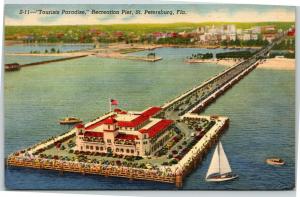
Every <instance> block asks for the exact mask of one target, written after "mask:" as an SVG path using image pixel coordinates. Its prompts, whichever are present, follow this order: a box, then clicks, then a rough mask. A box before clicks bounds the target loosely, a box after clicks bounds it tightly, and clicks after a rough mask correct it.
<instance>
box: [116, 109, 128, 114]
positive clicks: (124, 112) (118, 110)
mask: <svg viewBox="0 0 300 197" xmlns="http://www.w3.org/2000/svg"><path fill="white" fill-rule="evenodd" d="M114 112H116V113H118V114H127V112H126V111H123V110H121V109H119V108H116V109H114Z"/></svg>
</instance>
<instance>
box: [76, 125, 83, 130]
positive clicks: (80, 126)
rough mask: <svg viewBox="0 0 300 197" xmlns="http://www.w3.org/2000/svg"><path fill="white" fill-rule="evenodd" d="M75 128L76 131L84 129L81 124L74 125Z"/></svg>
mask: <svg viewBox="0 0 300 197" xmlns="http://www.w3.org/2000/svg"><path fill="white" fill-rule="evenodd" d="M76 128H77V129H82V128H84V125H83V124H77V125H76Z"/></svg>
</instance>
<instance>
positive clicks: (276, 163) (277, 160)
mask: <svg viewBox="0 0 300 197" xmlns="http://www.w3.org/2000/svg"><path fill="white" fill-rule="evenodd" d="M266 162H267V164H269V165H273V166H282V165H284V164H285V162H284V161H283V160H282V159H280V158H269V159H266Z"/></svg>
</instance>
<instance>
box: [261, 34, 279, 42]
mask: <svg viewBox="0 0 300 197" xmlns="http://www.w3.org/2000/svg"><path fill="white" fill-rule="evenodd" d="M275 38H276V34H274V33H269V34H267V33H265V34H263V35H262V39H263V40H267V41H268V42H272V41H273V40H274V39H275Z"/></svg>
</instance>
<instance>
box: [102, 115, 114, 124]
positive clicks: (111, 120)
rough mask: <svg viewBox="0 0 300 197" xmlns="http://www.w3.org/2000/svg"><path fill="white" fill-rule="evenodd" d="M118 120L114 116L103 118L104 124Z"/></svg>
mask: <svg viewBox="0 0 300 197" xmlns="http://www.w3.org/2000/svg"><path fill="white" fill-rule="evenodd" d="M116 122H117V121H116V119H114V118H113V117H108V118H106V119H104V120H103V124H114V123H116Z"/></svg>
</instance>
